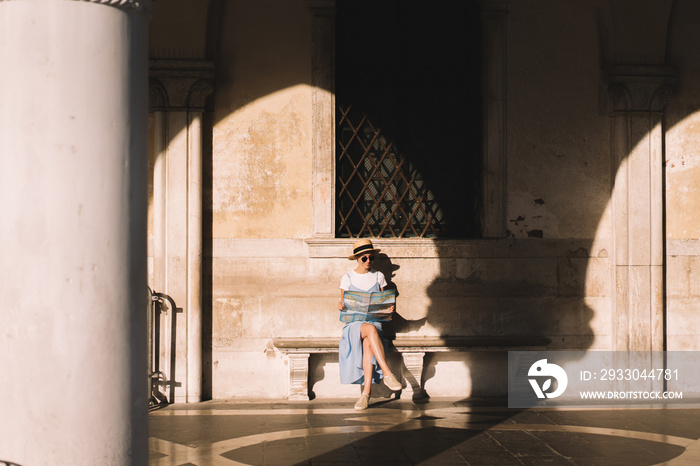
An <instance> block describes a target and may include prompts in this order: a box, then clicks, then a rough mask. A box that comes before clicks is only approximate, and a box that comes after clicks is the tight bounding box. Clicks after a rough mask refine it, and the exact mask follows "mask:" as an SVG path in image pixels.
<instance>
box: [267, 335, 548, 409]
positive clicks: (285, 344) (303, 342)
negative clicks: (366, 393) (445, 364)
mask: <svg viewBox="0 0 700 466" xmlns="http://www.w3.org/2000/svg"><path fill="white" fill-rule="evenodd" d="M339 341H340V339H339V338H314V337H305V338H275V339H273V340H272V344H273V345H274V346H275V348H276V349H277V350H278V351H280V352H282V353H285V354H286V355H287V356H288V358H289V391H288V399H290V400H308V399H309V357H310V356H311V355H312V354H328V353H337V352H338V343H339ZM390 342H391V343H392V346H393V347H394V349H395V350H396V351H398V352H399V353H400V354H401V357H402V359H403V363H404V366H405V367H406V370H407V371H408V373H407V374H401V378H402V379H403V378H405V379H406V380H407V382H408V385H407V387H406V389H405V390H403V391H404V392H405V393H410V394H412V395H413V397H414V398H418V397H420V396H421V395H422V391H423V388H422V386H423V385H422V375H423V359H424V356H425V354H426V353H444V352H454V351H525V350H544V349H546V348H547V345H548V344H549V343H550V340H549V338H545V337H521V336H508V337H506V336H471V337H429V336H397V337H396V339H394V340H390Z"/></svg>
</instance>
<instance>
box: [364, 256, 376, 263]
mask: <svg viewBox="0 0 700 466" xmlns="http://www.w3.org/2000/svg"><path fill="white" fill-rule="evenodd" d="M367 260H369V261H370V262H372V261H373V260H374V256H362V262H367Z"/></svg>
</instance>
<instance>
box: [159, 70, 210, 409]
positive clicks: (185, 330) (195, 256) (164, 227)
mask: <svg viewBox="0 0 700 466" xmlns="http://www.w3.org/2000/svg"><path fill="white" fill-rule="evenodd" d="M150 77H151V82H150V95H151V97H150V100H151V102H150V106H151V112H152V113H153V114H154V115H153V116H154V133H155V134H154V143H155V144H154V150H155V154H154V156H155V163H154V184H153V201H154V202H153V213H154V215H153V231H154V235H153V236H154V239H153V249H154V250H153V256H154V257H153V259H154V260H153V263H154V270H153V275H154V283H153V287H154V289H155V290H156V291H157V292H160V293H165V294H167V295H168V296H169V297H170V298H172V302H174V303H175V306H176V307H175V309H171V310H169V311H168V313H167V317H166V319H167V322H166V325H165V326H164V330H165V332H164V335H163V338H162V339H161V341H163V342H165V343H166V344H165V345H164V346H163V347H162V348H161V361H169V362H170V364H166V365H165V367H163V368H162V370H163V372H165V375H166V377H167V380H168V386H167V387H163V391H164V393H165V394H166V396H167V398H168V400H169V401H170V402H176V403H185V402H187V403H193V402H198V401H201V399H202V117H203V113H204V104H205V100H206V97H207V96H208V95H209V94H211V92H212V91H213V89H214V88H213V78H214V65H213V63H211V62H207V61H198V60H152V61H151V63H150ZM173 328H174V329H175V331H174V332H173V331H172V329H173Z"/></svg>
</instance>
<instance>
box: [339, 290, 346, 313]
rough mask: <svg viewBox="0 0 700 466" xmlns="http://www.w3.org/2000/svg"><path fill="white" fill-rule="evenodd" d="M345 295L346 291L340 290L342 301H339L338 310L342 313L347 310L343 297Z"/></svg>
mask: <svg viewBox="0 0 700 466" xmlns="http://www.w3.org/2000/svg"><path fill="white" fill-rule="evenodd" d="M344 294H345V290H340V301H338V310H339V311H342V310H343V309H345V302H344V301H343V295H344Z"/></svg>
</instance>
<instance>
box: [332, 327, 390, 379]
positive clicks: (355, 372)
mask: <svg viewBox="0 0 700 466" xmlns="http://www.w3.org/2000/svg"><path fill="white" fill-rule="evenodd" d="M364 323H370V324H372V325H374V326H375V327H377V331H378V332H379V338H380V339H381V340H382V345H384V353H385V354H386V352H387V348H388V342H387V341H386V339H385V338H384V334H383V333H382V323H381V322H350V323H348V324H345V326H344V327H343V337H342V338H341V339H340V344H339V347H338V362H339V364H340V383H345V384H348V383H356V384H364V383H365V373H364V371H363V370H362V337H361V336H360V327H361V326H362V324H364ZM372 365H373V366H374V370H373V371H372V383H379V382H380V381H381V380H382V377H384V375H383V374H382V369H381V368H380V367H379V365H378V364H377V360H376V359H375V358H374V356H372Z"/></svg>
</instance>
